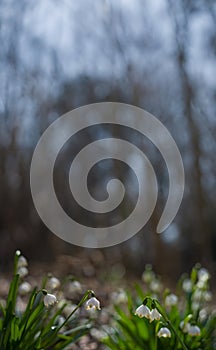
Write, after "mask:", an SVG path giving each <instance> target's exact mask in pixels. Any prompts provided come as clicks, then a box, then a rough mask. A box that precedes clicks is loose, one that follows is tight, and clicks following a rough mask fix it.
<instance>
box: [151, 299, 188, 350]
mask: <svg viewBox="0 0 216 350" xmlns="http://www.w3.org/2000/svg"><path fill="white" fill-rule="evenodd" d="M153 301H154V303H155V306H156V308H157V310H158V311H159V312H160V314H161V315H162V316H163V318H164V319H165V321H166V322H167V324H168V325H169V327H170V328H171V329H172V331H173V333H174V334H175V336H176V338H177V339H178V341H179V342H180V343H181V345H182V347H183V349H184V350H188V348H187V346H186V345H185V343H184V342H183V340H182V339H181V337H180V336H179V335H178V332H177V331H176V329H175V328H174V327H173V325H172V323H171V322H170V320H169V319H168V317H167V315H166V313H165V311H164V310H163V309H162V307H161V305H160V303H159V302H158V301H157V300H156V299H153Z"/></svg>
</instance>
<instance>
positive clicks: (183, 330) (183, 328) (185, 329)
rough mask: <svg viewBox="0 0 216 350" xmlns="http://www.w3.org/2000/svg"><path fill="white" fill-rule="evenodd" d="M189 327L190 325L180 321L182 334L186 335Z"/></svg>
mask: <svg viewBox="0 0 216 350" xmlns="http://www.w3.org/2000/svg"><path fill="white" fill-rule="evenodd" d="M190 326H191V325H190V323H189V322H185V321H181V323H180V325H179V327H180V328H181V330H182V332H183V333H188V331H189V328H190Z"/></svg>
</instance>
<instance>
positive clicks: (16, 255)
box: [13, 250, 21, 276]
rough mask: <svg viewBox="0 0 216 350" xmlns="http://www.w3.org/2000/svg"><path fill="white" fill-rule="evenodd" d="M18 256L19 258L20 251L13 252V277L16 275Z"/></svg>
mask: <svg viewBox="0 0 216 350" xmlns="http://www.w3.org/2000/svg"><path fill="white" fill-rule="evenodd" d="M20 256H21V252H20V250H17V251H16V252H15V255H14V271H13V273H14V276H16V275H17V270H18V261H19V257H20Z"/></svg>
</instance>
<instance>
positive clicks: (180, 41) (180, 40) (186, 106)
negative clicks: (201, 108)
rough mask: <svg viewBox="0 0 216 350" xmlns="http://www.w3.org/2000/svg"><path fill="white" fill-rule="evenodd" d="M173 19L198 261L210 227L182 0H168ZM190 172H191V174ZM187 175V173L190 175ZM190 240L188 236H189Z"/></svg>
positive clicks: (207, 255) (206, 257)
mask: <svg viewBox="0 0 216 350" xmlns="http://www.w3.org/2000/svg"><path fill="white" fill-rule="evenodd" d="M168 3H169V5H170V9H171V15H172V17H173V18H172V19H173V21H174V34H175V39H176V40H175V42H176V63H177V68H178V71H179V82H180V86H181V91H182V110H183V114H184V117H185V118H186V120H187V125H188V131H189V135H190V150H191V156H192V165H191V171H190V170H189V172H188V173H187V174H186V175H187V176H186V181H188V182H189V186H190V188H191V192H190V195H191V196H192V197H193V200H192V203H193V205H194V206H195V210H194V213H195V215H194V216H195V217H194V219H193V220H192V223H193V227H192V232H191V233H190V234H191V236H192V240H193V244H194V245H195V251H196V257H197V259H198V260H199V261H200V262H201V263H206V262H207V261H208V262H209V261H211V260H212V256H211V249H210V231H209V227H208V225H207V221H206V218H205V207H206V196H205V190H204V187H203V184H202V180H203V179H202V177H203V175H202V167H201V165H202V147H201V130H200V128H199V124H198V120H197V118H196V115H195V114H194V111H193V108H192V105H193V102H194V99H195V94H196V91H195V88H194V85H193V84H192V82H191V79H190V76H189V73H188V70H187V59H188V49H189V43H188V39H189V31H188V25H189V20H190V18H189V8H188V7H187V4H185V1H184V0H181V13H180V14H178V13H177V11H176V10H175V11H174V10H173V8H174V3H173V1H172V0H169V1H168ZM190 175H191V176H190ZM189 176H190V177H189ZM188 239H189V240H190V238H188Z"/></svg>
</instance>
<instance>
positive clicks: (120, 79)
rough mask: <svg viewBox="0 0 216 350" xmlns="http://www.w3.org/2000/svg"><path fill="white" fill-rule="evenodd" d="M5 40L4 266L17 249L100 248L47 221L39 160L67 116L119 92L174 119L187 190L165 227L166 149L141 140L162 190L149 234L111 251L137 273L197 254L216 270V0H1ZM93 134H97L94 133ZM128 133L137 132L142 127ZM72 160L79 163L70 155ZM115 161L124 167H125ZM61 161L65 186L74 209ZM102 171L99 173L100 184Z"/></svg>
mask: <svg viewBox="0 0 216 350" xmlns="http://www.w3.org/2000/svg"><path fill="white" fill-rule="evenodd" d="M0 42H1V47H0V239H1V243H0V260H1V268H6V267H7V264H8V261H9V260H11V257H12V254H13V252H14V250H15V249H17V248H19V249H21V250H22V251H23V253H24V254H25V255H27V256H28V257H29V258H32V259H35V260H42V261H43V260H49V261H52V260H53V259H55V258H56V256H57V255H59V254H69V255H74V256H79V254H86V255H88V254H93V253H94V251H90V250H88V249H84V248H79V247H76V246H72V245H69V244H67V243H65V242H63V241H62V240H60V239H59V238H57V237H56V236H55V235H54V234H52V233H51V232H49V230H48V229H47V228H46V226H45V225H44V224H43V222H42V221H41V220H40V218H39V216H38V215H37V212H36V210H35V208H34V205H33V201H32V198H31V192H30V185H29V171H30V163H31V157H32V154H33V151H34V148H35V146H36V144H37V141H38V140H39V138H40V136H41V135H42V133H43V132H44V130H45V129H46V128H47V127H48V126H49V125H50V124H51V123H52V122H53V121H54V120H55V119H56V118H58V117H59V116H60V115H62V114H63V113H66V112H67V111H69V110H71V109H74V108H77V107H79V106H83V105H85V104H89V103H95V102H101V101H117V102H124V103H129V104H133V105H136V106H139V107H141V108H144V109H145V110H147V111H148V112H150V113H152V114H154V115H155V116H156V117H157V118H159V119H160V120H161V121H162V122H163V123H164V125H165V126H166V127H167V128H168V130H169V131H170V132H171V134H172V136H173V137H174V139H175V141H176V143H177V145H178V147H179V149H180V151H181V154H182V158H183V161H184V166H185V173H186V174H185V175H186V188H185V193H184V199H183V202H182V205H181V208H180V211H179V213H178V215H177V217H176V218H175V220H174V223H173V224H171V226H170V227H169V228H168V229H167V231H166V232H165V233H163V234H162V235H157V234H156V233H155V227H156V223H157V222H158V217H159V215H160V212H161V211H162V208H163V206H164V203H165V201H166V195H167V190H168V183H167V174H166V172H167V170H166V167H165V166H164V162H163V159H161V156H160V154H159V152H157V151H156V150H155V149H154V148H152V145H151V146H150V145H149V143H148V142H146V141H145V142H143V144H144V148H145V151H146V154H147V155H148V154H149V157H150V158H151V161H152V164H153V166H154V169H155V172H156V174H157V177H158V183H159V187H160V192H159V199H158V204H157V207H156V210H155V211H154V215H153V216H152V218H151V220H150V222H149V223H148V225H146V226H145V227H144V228H143V230H142V232H140V233H139V234H137V235H136V236H134V237H133V238H131V239H130V240H129V241H127V242H124V243H122V244H121V245H118V246H115V247H111V248H107V249H104V250H102V254H103V256H104V257H105V259H109V258H110V257H111V258H112V260H113V261H114V260H115V261H117V262H119V263H122V264H123V265H124V266H126V267H127V268H128V269H129V270H130V269H131V271H135V273H140V272H141V271H142V270H143V266H144V264H145V263H147V262H150V263H152V264H153V265H154V266H155V267H156V269H157V271H158V272H160V273H161V274H169V275H170V276H171V275H172V276H175V275H176V274H179V273H180V272H182V271H183V270H189V268H190V267H191V266H192V265H193V263H195V262H197V261H200V262H201V263H203V264H205V266H207V267H210V268H211V270H212V269H214V267H215V266H216V215H215V213H216V182H215V179H216V166H215V164H216V2H215V1H214V0H196V1H192V0H179V1H175V0H153V1H145V0H133V1H130V0H119V1H115V0H100V1H92V0H79V1H70V0H62V1H59V0H52V1H51V0H47V1H42V0H38V1H36V2H35V1H27V0H21V1H15V0H1V1H0ZM112 132H113V134H115V130H113V131H112ZM95 133H97V130H95ZM85 137H86V138H87V139H88V140H89V141H91V140H92V139H94V137H95V135H94V133H93V135H92V133H91V134H90V133H89V134H86V135H85ZM127 137H130V139H131V141H133V137H134V139H136V138H137V135H130V136H129V135H127ZM77 143H78V144H77ZM75 144H76V147H78V146H79V140H78V139H76V140H75ZM74 147H75V146H74ZM76 147H75V148H76ZM75 148H74V149H75ZM69 149H73V146H72V145H71V146H70V147H69ZM63 158H64V162H66V163H70V161H71V160H70V159H69V154H68V152H65V155H64V157H63ZM60 165H61V162H60ZM113 168H114V170H115V171H116V173H117V174H118V173H119V167H118V165H115V164H114V165H113ZM61 170H62V167H61V166H59V168H58V171H57V174H56V176H57V179H56V188H57V190H59V191H60V196H61V198H62V200H63V201H65V205H68V206H70V198H69V197H68V198H66V197H67V191H66V190H64V189H63V187H64V184H65V181H66V180H65V171H61ZM124 171H125V170H124ZM124 171H123V173H124ZM119 174H120V176H121V174H122V172H121V171H120V173H119ZM103 175H104V174H103V171H101V172H99V170H98V173H96V174H95V176H93V177H92V178H91V182H92V185H93V186H94V183H95V182H97V180H98V178H100V177H101V176H103ZM78 215H79V214H78Z"/></svg>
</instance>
